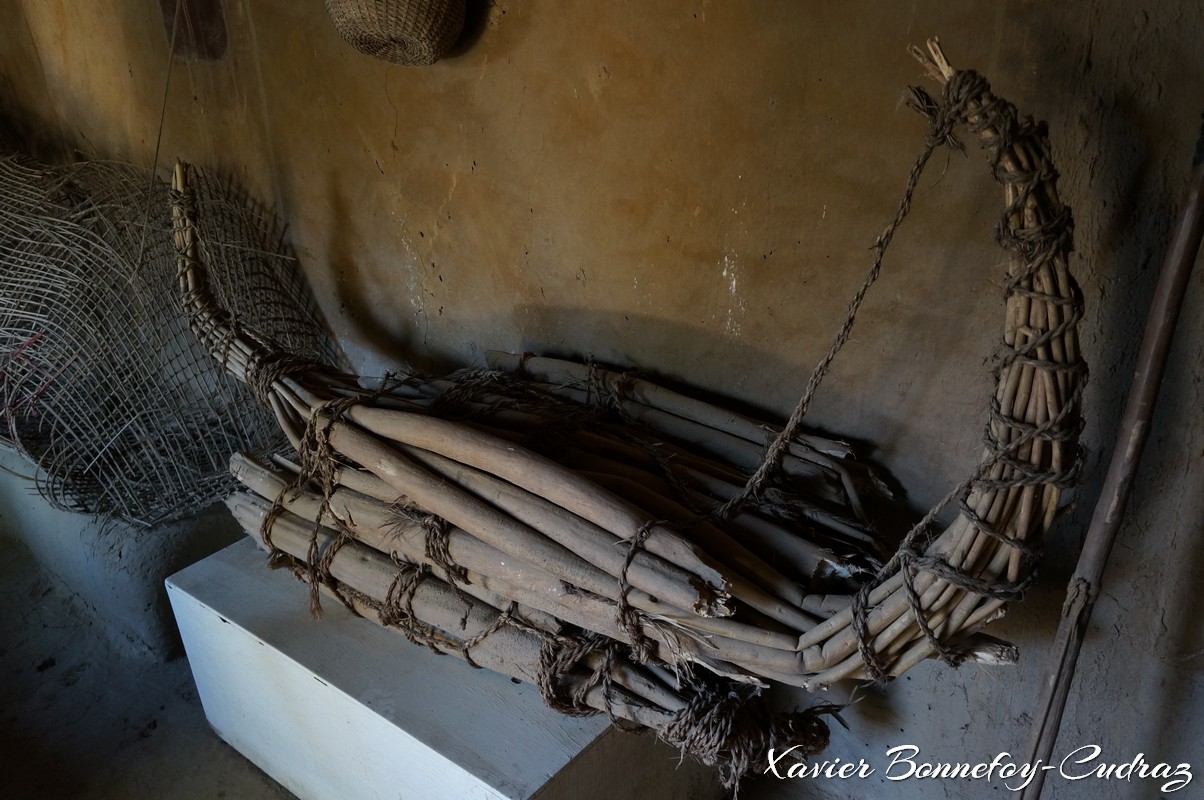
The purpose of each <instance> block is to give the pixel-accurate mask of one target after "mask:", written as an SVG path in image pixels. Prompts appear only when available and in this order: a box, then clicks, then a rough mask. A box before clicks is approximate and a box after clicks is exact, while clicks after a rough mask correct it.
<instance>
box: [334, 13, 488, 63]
mask: <svg viewBox="0 0 1204 800" xmlns="http://www.w3.org/2000/svg"><path fill="white" fill-rule="evenodd" d="M326 11H327V13H328V14H330V19H331V21H332V22H334V27H335V29H336V30H338V32H339V35H340V36H342V37H343V38H344V39H346V40H347V43H348V44H350V45H351V46H352V47H354V48H355V49H356V50H359V51H360V52H361V53H364V54H365V55H369V56H372V57H373V58H379V59H383V60H384V61H391V62H393V63H394V64H404V65H407V66H425V65H428V64H434V63H435V62H436V61H438V60H439V59H440V58H442V57H443V56H444V55H446V54H447V52H448V51H449V50H450V49H451V48H452V45H454V44H455V43H456V39H457V38H459V36H460V31H461V30H462V29H463V27H464V0H326Z"/></svg>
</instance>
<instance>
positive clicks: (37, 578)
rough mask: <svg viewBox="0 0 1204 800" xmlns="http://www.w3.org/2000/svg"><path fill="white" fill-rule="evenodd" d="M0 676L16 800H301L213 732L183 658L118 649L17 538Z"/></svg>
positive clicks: (10, 554)
mask: <svg viewBox="0 0 1204 800" xmlns="http://www.w3.org/2000/svg"><path fill="white" fill-rule="evenodd" d="M0 675H4V676H5V680H4V681H2V682H0V708H2V709H3V711H0V715H2V716H0V752H3V753H4V754H5V756H4V759H3V760H4V765H5V767H4V771H5V789H4V792H3V794H4V796H5V797H7V798H11V800H24V799H25V798H29V799H30V800H34V799H35V798H36V799H37V800H45V798H56V800H71V799H73V798H81V799H82V798H105V800H124V799H125V798H130V800H133V799H134V798H137V800H146V798H170V799H171V800H191V798H197V800H200V798H205V799H206V800H212V799H213V798H231V800H234V799H235V798H237V799H238V800H281V799H283V798H291V797H292V796H293V795H292V794H290V793H289V792H288V791H286V790H285V789H283V788H282V787H280V786H279V785H278V784H276V783H275V782H274V781H272V780H271V779H270V778H269V777H267V775H265V774H264V773H262V772H260V771H259V769H258V768H256V767H255V766H254V765H253V764H251V763H250V762H249V761H247V760H246V759H245V758H243V757H242V756H241V755H240V754H239V753H238V752H237V751H235V750H234V749H233V748H231V747H229V746H228V745H226V744H225V743H224V742H223V741H221V740H220V739H219V738H218V737H217V735H216V734H214V733H213V731H212V730H211V729H210V728H209V725H208V723H206V721H205V715H204V712H203V711H202V710H201V704H200V700H199V699H198V697H197V693H196V687H195V686H194V685H193V682H192V675H191V674H190V672H189V670H188V662H187V660H186V659H184V658H183V657H178V658H175V659H172V660H169V661H164V660H162V659H156V658H154V657H153V656H150V655H146V656H141V657H140V656H138V655H135V654H133V653H132V651H131V650H130V649H129V648H126V649H121V648H118V647H116V646H115V645H114V643H112V642H111V640H110V639H109V637H107V636H106V635H105V634H104V632H103V631H102V629H101V626H100V624H99V623H97V622H95V621H94V619H93V615H92V614H91V613H90V612H89V611H87V610H86V609H85V608H83V607H82V604H80V603H79V602H78V601H77V599H76V598H74V597H73V596H72V593H71V591H70V590H69V589H68V588H67V587H66V586H65V585H64V584H63V583H62V582H61V581H59V580H58V579H57V578H55V577H54V576H53V575H50V574H48V573H47V572H46V571H45V570H44V569H43V568H42V567H41V566H40V565H39V564H38V562H37V561H36V560H35V559H34V558H33V556H32V555H31V554H30V552H29V551H28V550H27V549H26V548H25V546H24V545H22V544H21V543H20V542H18V541H17V540H15V539H12V538H0Z"/></svg>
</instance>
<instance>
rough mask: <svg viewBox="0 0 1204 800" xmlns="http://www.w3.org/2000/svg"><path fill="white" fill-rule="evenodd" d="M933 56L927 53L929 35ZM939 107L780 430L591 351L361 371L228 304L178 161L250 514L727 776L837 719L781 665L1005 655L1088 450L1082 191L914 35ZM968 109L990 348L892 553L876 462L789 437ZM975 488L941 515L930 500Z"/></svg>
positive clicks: (474, 655) (427, 618) (364, 599)
mask: <svg viewBox="0 0 1204 800" xmlns="http://www.w3.org/2000/svg"><path fill="white" fill-rule="evenodd" d="M917 53H918V51H917ZM919 55H920V56H921V58H922V60H923V61H924V63H925V64H926V65H927V66H928V68H929V70H930V72H931V73H932V74H933V76H934V77H936V78H937V79H938V80H939V81H940V82H941V83H942V84H943V92H942V97H941V100H940V102H939V103H938V102H937V101H935V100H933V99H932V98H931V97H929V96H928V95H927V94H926V93H924V92H923V91H922V90H913V95H912V105H913V106H914V107H915V108H917V109H918V110H920V111H922V112H923V113H925V115H926V116H928V118H929V120H930V123H931V130H930V132H929V135H928V137H927V139H926V142H925V146H924V149H923V151H922V153H921V156H920V158H919V159H918V161H917V162H916V165H915V167H914V168H913V170H912V171H911V174H910V176H909V180H908V187H907V190H906V192H905V195H904V200H903V202H902V204H901V206H900V209H899V212H898V215H897V216H896V218H895V220H894V221H893V222H892V223H891V225H890V226H889V227H888V228H887V230H886V232H885V233H884V234H883V235H882V237H881V238H880V240H879V242H878V247H877V250H878V254H877V258H876V260H875V263H874V265H873V267H872V268H871V271H870V276H869V278H868V279H867V284H866V287H864V288H863V290H862V291H861V292H859V293H858V296H857V298H856V299H855V301H854V305H853V307H852V309H851V310H850V314H849V316H848V319H847V320H846V322H845V324H844V326H842V328H841V331H840V333H839V334H838V336H837V340H836V343H835V344H834V345H833V347H832V349H831V350H830V351H829V353H828V354H827V355H826V356H825V358H824V359H823V360H822V361H821V363H820V366H819V368H817V370H816V373H815V374H814V375H813V377H812V379H811V381H810V382H809V385H808V388H807V391H806V392H805V394H804V396H803V400H802V401H801V402H800V404H799V407H798V408H797V409H796V411H795V413H794V414H793V415H792V417H791V418H790V420H789V421H787V423H786V424H785V425H783V426H770V427H769V428H768V430H769V432H770V433H771V435H772V442H771V443H770V445H769V447H768V449H767V450H765V449H763V448H762V445H763V442H764V439H763V437H764V435H765V430H766V428H765V427H764V426H763V424H762V423H760V422H759V421H756V420H752V419H749V418H747V417H744V416H742V415H740V414H737V413H733V412H731V411H729V410H726V409H723V408H720V407H717V406H714V405H711V404H708V403H705V402H702V401H699V400H697V399H694V398H691V397H689V396H687V395H684V394H680V393H677V392H673V391H670V390H668V389H666V388H664V387H661V386H658V385H656V384H654V383H652V382H649V381H645V380H642V379H639V378H636V377H635V376H632V375H624V374H619V373H615V372H611V371H608V370H605V369H603V368H600V367H598V366H597V365H591V364H575V363H572V362H565V361H560V360H553V359H541V358H535V357H526V356H518V357H515V356H496V355H495V356H494V357H493V359H492V367H493V369H490V370H477V371H468V372H462V373H457V374H454V375H451V376H448V377H447V378H444V379H430V378H424V377H421V376H417V375H402V376H397V377H394V378H393V379H390V380H385V381H383V382H381V383H379V384H377V385H370V386H365V385H362V384H361V382H360V381H359V380H358V379H356V378H355V377H354V376H350V375H345V374H340V373H336V372H333V371H331V370H329V369H326V368H323V367H321V366H319V365H312V364H307V363H306V362H305V361H304V360H303V359H298V358H296V357H294V356H289V355H287V354H282V353H280V352H279V351H276V350H273V349H272V348H271V347H270V346H268V345H267V344H266V343H265V342H263V341H262V340H260V339H259V338H257V337H256V336H255V335H254V334H253V333H252V332H251V331H249V330H241V331H232V329H231V327H230V325H229V322H228V316H227V315H226V314H225V312H223V311H222V310H221V309H220V308H218V307H217V306H216V304H214V303H213V300H212V297H211V294H210V291H211V290H210V285H209V282H208V278H207V277H206V275H205V272H204V269H203V264H202V261H201V258H202V253H203V241H204V240H203V237H202V236H201V232H200V230H199V229H198V227H197V224H198V216H197V209H196V208H195V207H194V206H193V204H192V199H191V195H190V191H189V170H188V168H187V167H186V166H184V165H179V166H178V168H177V174H176V183H175V188H176V194H175V196H174V207H173V211H174V215H175V224H176V228H175V230H176V243H177V249H178V252H179V257H180V275H181V289H182V291H183V292H184V294H185V298H186V306H187V307H188V308H189V309H190V311H191V324H192V327H193V330H194V332H195V333H196V334H197V336H198V338H200V339H201V340H202V341H204V342H205V343H206V344H207V346H208V347H209V349H210V350H211V351H212V352H213V353H214V354H215V356H216V357H217V358H218V359H219V360H220V361H221V362H222V363H223V364H224V365H225V367H226V369H228V370H229V371H230V372H231V373H232V374H234V375H235V376H237V377H238V378H239V379H241V380H244V381H246V382H247V383H248V385H250V386H252V387H253V388H254V391H255V392H256V394H257V396H259V397H260V399H261V400H262V401H263V402H264V403H265V404H266V405H268V406H269V407H270V408H271V409H272V410H273V412H274V414H275V415H276V418H277V421H278V422H279V424H280V426H281V428H282V429H283V430H284V431H285V433H286V435H287V436H288V438H289V440H290V442H291V443H292V444H293V446H294V447H295V448H296V450H297V453H298V457H297V458H296V459H295V460H289V459H276V460H274V461H273V462H270V463H269V462H265V461H263V460H260V459H255V458H248V457H245V456H236V457H235V458H234V459H233V461H232V469H233V471H234V472H235V474H236V475H237V476H238V477H239V480H240V481H242V483H243V484H244V486H245V487H246V490H247V491H245V492H243V493H241V494H238V495H235V496H234V497H233V498H231V499H230V500H229V501H228V504H229V506H230V507H231V509H232V510H233V512H234V513H235V516H236V517H237V518H238V519H239V520H240V521H241V523H242V524H243V525H244V527H245V528H246V530H247V532H248V533H249V534H250V535H252V536H254V537H255V538H256V539H258V540H259V541H260V542H261V543H262V544H263V545H264V547H265V548H267V549H269V550H270V551H272V552H273V554H274V555H273V560H274V561H275V562H278V563H283V564H287V565H289V566H291V567H292V568H293V569H294V570H295V571H296V574H297V575H298V576H299V577H301V578H302V579H303V580H305V581H307V582H308V583H309V586H310V592H311V605H312V608H313V609H314V611H315V612H316V610H317V608H318V604H319V595H320V592H322V591H325V592H327V593H329V594H331V595H333V596H335V597H337V598H339V599H340V600H341V601H342V602H343V603H345V604H346V605H347V606H348V607H350V608H352V609H353V610H355V611H356V612H358V613H361V614H363V615H364V616H366V617H369V618H371V619H375V620H377V621H378V622H380V623H382V624H385V625H388V626H390V627H394V628H397V629H399V630H400V631H401V632H402V633H403V634H405V635H406V636H407V637H409V638H410V639H411V640H412V641H414V642H416V643H419V644H423V645H425V646H428V647H431V648H433V649H435V650H437V651H439V652H448V653H453V654H457V655H459V656H461V657H463V658H464V659H466V660H467V661H469V662H470V663H474V664H478V665H480V666H486V667H489V668H492V669H497V670H499V671H501V672H504V673H507V674H509V675H511V676H513V677H516V678H519V679H522V680H528V681H531V682H533V683H535V684H536V685H537V686H539V687H540V689H541V691H542V693H543V696H544V698H545V700H546V701H547V702H548V703H549V704H550V705H552V706H553V707H554V708H557V709H560V710H562V711H564V712H566V713H595V712H605V713H607V714H609V715H610V716H611V718H612V719H615V720H627V721H631V722H634V723H637V724H638V725H641V726H645V727H648V728H651V729H653V730H655V731H656V732H657V733H658V735H660V736H661V737H663V738H665V739H666V740H667V741H669V742H671V743H673V744H676V745H678V746H679V747H681V748H682V749H683V750H685V751H687V752H690V753H692V754H694V755H695V756H697V757H698V758H700V759H702V760H703V761H704V762H706V763H711V764H718V765H719V766H720V768H721V771H722V775H723V777H724V780H725V781H726V782H727V783H729V784H734V783H736V782H737V781H738V780H739V778H740V777H741V776H742V775H744V774H746V773H748V772H749V771H750V770H752V769H754V768H757V767H756V765H758V764H762V763H764V758H765V755H766V753H767V751H768V749H769V748H770V747H777V748H779V749H782V748H786V747H790V746H792V745H798V746H799V747H798V749H797V750H796V751H795V752H796V754H797V755H799V756H804V755H808V754H812V753H815V752H818V751H819V750H821V749H822V748H823V747H825V746H826V743H827V727H826V724H825V722H824V720H823V717H824V716H825V715H827V714H832V713H835V709H834V708H833V707H832V706H826V705H819V706H814V707H812V708H809V709H803V710H801V711H796V712H790V713H784V712H780V711H775V710H773V709H772V708H770V707H769V706H768V705H766V703H765V702H764V700H763V698H761V697H759V696H758V693H759V691H760V688H761V687H762V686H764V685H765V682H766V681H777V682H781V683H785V684H789V685H793V686H800V687H804V688H806V689H810V690H820V689H823V688H825V687H827V686H829V685H831V684H832V683H834V682H836V681H839V680H842V679H845V678H862V679H870V680H875V681H885V680H887V679H889V678H890V677H891V676H894V675H898V674H900V673H901V672H903V671H905V670H906V669H908V668H910V667H912V666H914V665H915V664H916V663H918V662H919V661H920V660H921V659H924V658H928V657H932V656H939V657H941V658H944V659H945V660H947V661H949V662H951V663H954V664H957V663H960V662H961V661H964V660H966V659H971V658H972V659H979V660H988V661H996V662H997V661H1007V660H1009V659H1014V652H1013V648H1010V646H1009V645H1006V644H1003V643H999V642H997V641H996V640H993V639H990V638H989V637H983V636H982V635H980V634H979V630H980V629H981V628H982V627H983V626H984V625H986V624H987V623H988V622H990V621H991V620H993V619H995V618H996V617H998V616H999V615H1000V614H1001V613H1002V611H1003V608H1004V605H1005V603H1006V602H1007V601H1008V600H1012V599H1015V598H1016V597H1018V596H1019V595H1020V593H1021V592H1022V591H1023V590H1024V588H1025V587H1026V585H1027V582H1028V580H1029V579H1030V576H1031V573H1032V568H1033V566H1034V563H1035V559H1036V556H1037V553H1038V550H1039V546H1040V541H1041V538H1042V536H1043V535H1044V533H1045V531H1046V530H1047V529H1048V528H1049V526H1050V525H1051V524H1052V522H1053V519H1054V516H1055V514H1056V512H1057V509H1058V505H1059V500H1060V497H1061V494H1062V492H1063V490H1064V489H1065V488H1066V487H1067V486H1068V485H1069V484H1070V483H1071V482H1072V481H1073V479H1074V477H1075V474H1076V467H1077V464H1078V446H1077V437H1078V432H1079V428H1080V420H1079V401H1080V397H1081V391H1082V385H1083V381H1084V379H1085V367H1084V366H1083V362H1082V359H1081V357H1080V355H1079V347H1078V342H1077V339H1076V334H1075V328H1076V325H1077V322H1078V320H1079V318H1080V316H1081V314H1082V302H1081V298H1080V295H1079V291H1078V289H1077V286H1076V284H1075V281H1074V279H1073V277H1072V276H1071V275H1070V272H1069V270H1068V267H1067V261H1066V257H1067V254H1068V253H1069V250H1070V245H1071V240H1070V224H1071V223H1070V214H1069V211H1068V209H1066V208H1065V207H1064V206H1063V205H1062V204H1061V202H1060V201H1059V199H1058V196H1057V192H1056V188H1055V180H1056V173H1055V171H1054V169H1053V167H1052V165H1051V163H1050V161H1049V158H1048V147H1047V141H1046V136H1045V131H1044V128H1043V127H1042V126H1040V125H1037V124H1035V123H1033V122H1032V121H1031V120H1030V119H1022V118H1021V117H1020V116H1019V115H1018V113H1017V112H1016V109H1015V108H1014V107H1013V106H1012V105H1011V104H1009V103H1007V102H1006V101H1004V100H1001V99H1000V98H998V97H996V96H995V95H994V94H993V93H992V92H991V89H990V86H989V85H988V84H987V82H986V81H985V80H984V79H983V78H982V77H981V76H979V75H978V74H976V73H974V72H971V71H955V70H953V69H952V68H951V67H950V66H949V65H948V63H947V62H946V61H945V59H944V57H943V55H942V54H941V52H940V49H939V47H938V46H937V45H936V44H935V42H934V43H931V44H930V53H929V54H928V55H923V54H919ZM957 128H962V129H966V130H968V131H969V132H970V133H971V135H973V136H975V137H976V138H977V139H978V140H979V142H980V143H981V144H982V145H983V147H984V148H985V149H986V150H987V152H988V154H989V156H990V163H991V168H992V172H993V174H994V176H995V178H996V179H997V180H998V181H999V182H1000V183H1001V184H1002V185H1003V188H1004V200H1005V204H1004V215H1003V219H1002V221H1001V223H1000V225H999V228H998V231H997V233H998V239H999V242H1000V244H1001V245H1002V246H1003V247H1004V248H1005V249H1006V250H1007V251H1008V253H1009V256H1010V265H1009V270H1008V275H1007V299H1006V309H1005V325H1004V337H1003V338H1004V346H1003V351H1002V353H1001V354H1000V358H999V360H998V366H997V369H996V379H997V383H996V389H995V392H994V394H993V399H992V405H991V409H992V410H991V413H990V419H989V422H988V425H987V433H986V449H985V452H984V455H983V457H982V460H981V462H980V464H979V466H978V467H977V468H976V469H975V470H974V472H973V473H972V474H971V475H970V476H969V477H968V478H967V479H966V480H965V481H964V482H962V483H961V484H960V485H959V486H957V487H956V488H955V489H954V490H953V491H951V492H950V494H949V495H948V497H947V498H946V500H945V502H943V503H942V504H941V505H940V506H938V507H937V508H936V509H933V511H932V512H931V513H929V514H928V515H927V516H925V517H924V519H922V520H921V521H920V522H919V524H917V525H916V526H915V527H914V529H913V530H912V531H911V532H910V533H909V534H908V535H907V536H906V537H905V538H904V539H903V541H902V543H901V545H900V546H899V547H898V548H897V549H896V550H894V551H893V552H892V553H889V554H884V553H881V552H880V545H879V543H878V542H877V540H876V538H875V532H874V531H873V529H872V527H871V526H870V525H869V524H868V522H867V519H868V518H869V516H870V515H869V514H867V512H866V505H867V503H873V502H882V501H884V500H887V499H888V498H886V497H884V494H885V493H884V491H883V489H882V487H881V485H880V483H879V482H878V481H877V480H876V478H875V476H874V474H873V473H872V472H871V471H870V470H869V469H867V468H866V467H864V466H863V465H860V464H858V462H856V461H854V460H853V459H852V457H851V453H850V452H849V450H848V448H847V446H845V445H842V444H841V443H839V442H836V441H833V440H830V439H825V438H822V437H816V436H811V435H807V434H804V433H801V428H800V424H801V420H802V417H803V415H804V413H805V411H806V407H807V404H808V403H809V400H810V398H811V396H812V395H813V394H814V391H815V388H816V387H817V386H818V383H819V381H820V380H821V379H822V377H823V374H824V371H825V370H826V368H827V364H829V363H830V362H831V360H832V358H833V357H834V356H835V354H836V351H837V350H839V346H840V344H841V343H842V342H843V340H844V338H846V337H847V336H848V333H849V330H850V329H851V327H852V324H853V319H854V317H855V313H856V309H857V307H858V305H859V303H860V298H861V297H862V296H864V291H865V289H866V288H868V286H869V284H870V283H872V282H873V279H874V278H875V277H876V275H877V272H878V269H879V267H880V264H881V258H882V255H883V252H884V250H885V248H886V245H887V244H888V243H889V240H890V238H891V235H892V234H893V231H894V228H895V227H896V226H897V225H898V223H899V222H900V221H901V220H902V218H903V216H904V215H905V214H906V212H907V209H908V206H909V203H910V197H911V194H912V193H913V192H914V190H915V187H916V184H917V181H918V178H919V175H920V172H921V171H922V169H923V166H924V164H925V163H926V162H927V160H928V159H929V157H930V156H931V154H932V153H933V151H934V150H935V149H936V148H937V147H939V146H942V145H948V146H960V142H959V140H958V139H957V137H956V135H955V129H957ZM951 502H956V503H957V504H958V508H959V513H958V515H957V516H956V518H955V519H954V521H953V522H952V523H951V524H950V525H948V526H947V527H946V528H945V529H944V530H943V531H941V532H937V531H935V530H933V528H934V524H935V520H936V518H937V515H938V513H939V512H940V510H941V508H942V507H944V506H945V505H947V504H948V503H951Z"/></svg>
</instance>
